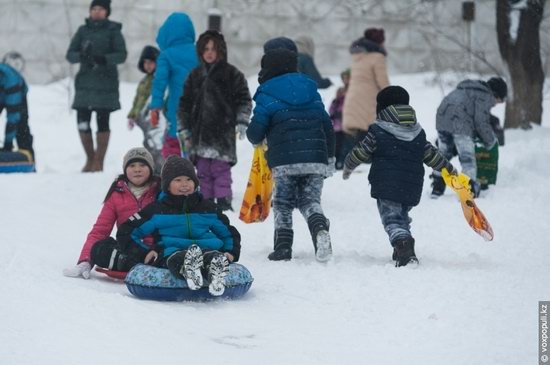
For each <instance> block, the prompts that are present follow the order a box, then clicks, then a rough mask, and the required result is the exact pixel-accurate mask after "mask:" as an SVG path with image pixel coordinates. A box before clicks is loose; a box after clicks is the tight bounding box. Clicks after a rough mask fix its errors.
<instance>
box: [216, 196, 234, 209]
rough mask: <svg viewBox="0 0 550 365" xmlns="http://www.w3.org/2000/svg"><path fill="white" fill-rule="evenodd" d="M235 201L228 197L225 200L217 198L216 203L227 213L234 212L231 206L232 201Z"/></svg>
mask: <svg viewBox="0 0 550 365" xmlns="http://www.w3.org/2000/svg"><path fill="white" fill-rule="evenodd" d="M232 200H233V199H232V198H231V197H230V196H226V197H225V198H217V199H216V202H217V204H218V207H219V208H220V209H221V210H222V211H223V212H225V211H226V210H230V211H232V212H233V207H232V206H231V201H232Z"/></svg>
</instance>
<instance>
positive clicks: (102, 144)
mask: <svg viewBox="0 0 550 365" xmlns="http://www.w3.org/2000/svg"><path fill="white" fill-rule="evenodd" d="M110 136H111V132H97V133H96V140H97V141H96V142H97V149H96V151H95V155H94V161H93V164H92V171H97V172H100V171H103V161H104V160H105V154H106V153H107V147H108V146H109V137H110Z"/></svg>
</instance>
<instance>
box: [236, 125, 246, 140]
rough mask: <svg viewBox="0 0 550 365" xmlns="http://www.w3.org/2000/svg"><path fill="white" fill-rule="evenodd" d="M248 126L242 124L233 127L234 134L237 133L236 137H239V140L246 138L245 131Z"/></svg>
mask: <svg viewBox="0 0 550 365" xmlns="http://www.w3.org/2000/svg"><path fill="white" fill-rule="evenodd" d="M247 128H248V126H247V125H246V124H244V123H239V124H237V125H236V126H235V132H236V133H237V137H239V140H241V141H242V140H243V139H244V137H246V130H247Z"/></svg>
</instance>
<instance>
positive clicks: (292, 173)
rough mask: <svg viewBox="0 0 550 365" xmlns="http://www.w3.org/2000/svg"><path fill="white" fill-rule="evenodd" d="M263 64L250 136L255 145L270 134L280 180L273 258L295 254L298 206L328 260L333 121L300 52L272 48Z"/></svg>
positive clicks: (270, 154) (318, 251)
mask: <svg viewBox="0 0 550 365" xmlns="http://www.w3.org/2000/svg"><path fill="white" fill-rule="evenodd" d="M268 43H269V42H268ZM266 44H267V43H266ZM261 65H262V69H261V71H260V74H259V77H258V81H259V82H260V87H259V88H258V90H257V91H256V95H255V96H254V100H255V102H256V106H255V108H254V113H253V117H252V121H251V123H250V125H249V127H248V130H247V132H246V134H247V137H248V140H249V141H250V142H251V143H252V144H260V143H262V141H263V140H264V138H267V145H268V148H269V149H268V151H267V152H266V158H267V162H268V165H269V167H270V168H271V171H272V174H273V178H274V180H275V191H274V194H273V212H274V214H275V238H274V251H273V252H272V253H270V254H269V256H268V258H269V259H270V260H274V261H278V260H290V259H291V258H292V243H293V237H294V231H293V230H292V211H293V209H294V208H295V207H297V208H298V209H300V212H301V213H302V215H303V216H304V218H305V219H306V220H307V223H308V226H309V230H310V233H311V237H312V239H313V245H314V247H315V255H316V258H317V260H318V261H327V260H329V259H330V257H331V255H332V247H331V242H330V235H329V221H328V219H327V218H326V217H325V215H324V214H323V209H322V208H321V192H322V189H323V181H324V178H325V177H327V176H330V175H332V173H333V171H334V130H333V128H332V122H331V121H330V118H329V116H328V114H327V112H326V111H325V106H324V105H323V102H322V100H321V96H320V95H319V93H318V92H317V84H316V83H315V82H314V81H313V80H311V79H310V78H309V77H307V76H306V75H304V74H301V73H298V72H297V54H296V52H295V51H292V50H290V49H288V48H273V49H271V50H268V51H267V52H266V53H265V54H264V56H263V57H262V61H261Z"/></svg>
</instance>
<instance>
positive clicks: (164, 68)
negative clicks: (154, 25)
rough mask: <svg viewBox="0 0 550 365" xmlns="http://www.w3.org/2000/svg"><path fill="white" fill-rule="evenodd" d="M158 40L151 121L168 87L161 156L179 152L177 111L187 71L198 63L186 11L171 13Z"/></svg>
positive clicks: (193, 35)
mask: <svg viewBox="0 0 550 365" xmlns="http://www.w3.org/2000/svg"><path fill="white" fill-rule="evenodd" d="M157 44H158V46H159V48H160V51H161V52H160V55H159V57H158V58H157V70H156V72H155V78H154V80H153V87H152V90H151V105H150V109H151V113H152V118H151V119H152V122H153V123H155V120H157V121H158V113H159V111H160V110H161V109H164V107H165V105H164V94H165V91H166V89H167V88H168V101H167V103H166V108H165V112H166V118H167V119H168V127H167V129H166V133H165V141H164V146H163V150H162V154H163V157H164V158H166V157H167V156H169V155H179V154H180V148H179V142H178V136H177V133H178V125H177V118H176V112H177V110H178V104H179V100H180V97H181V94H182V92H183V85H184V83H185V80H186V79H187V75H188V74H189V72H190V71H191V70H192V69H194V68H195V67H197V66H198V64H199V61H198V58H197V53H196V50H195V28H194V26H193V22H192V21H191V18H189V16H188V15H187V14H185V13H172V14H170V16H169V17H168V18H167V19H166V21H165V22H164V24H162V26H161V27H160V29H159V32H158V35H157Z"/></svg>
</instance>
